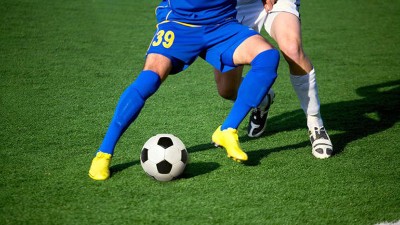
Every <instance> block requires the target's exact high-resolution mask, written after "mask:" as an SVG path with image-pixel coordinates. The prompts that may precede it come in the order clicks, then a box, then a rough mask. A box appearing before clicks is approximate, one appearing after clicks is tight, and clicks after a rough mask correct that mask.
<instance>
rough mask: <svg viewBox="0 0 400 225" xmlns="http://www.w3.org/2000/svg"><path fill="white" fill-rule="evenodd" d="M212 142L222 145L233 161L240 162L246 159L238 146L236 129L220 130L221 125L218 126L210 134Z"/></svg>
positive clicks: (245, 155)
mask: <svg viewBox="0 0 400 225" xmlns="http://www.w3.org/2000/svg"><path fill="white" fill-rule="evenodd" d="M212 142H213V143H214V144H215V146H216V147H218V146H222V147H224V148H225V150H226V153H227V154H228V157H229V158H232V159H233V160H234V161H236V162H242V161H246V160H247V154H246V153H245V152H243V150H242V149H241V148H240V146H239V137H238V134H237V130H236V129H232V128H228V129H225V130H221V126H219V127H218V128H217V130H215V132H214V134H213V135H212Z"/></svg>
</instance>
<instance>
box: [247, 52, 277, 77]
mask: <svg viewBox="0 0 400 225" xmlns="http://www.w3.org/2000/svg"><path fill="white" fill-rule="evenodd" d="M279 58H280V56H279V51H278V50H276V49H270V50H267V51H264V52H261V53H260V54H258V55H257V56H256V57H255V58H254V59H253V61H251V63H250V65H251V70H253V71H255V72H257V74H260V75H261V74H264V75H267V76H269V77H270V78H273V79H275V78H276V76H277V72H276V71H277V70H278V65H279ZM271 76H272V77H271Z"/></svg>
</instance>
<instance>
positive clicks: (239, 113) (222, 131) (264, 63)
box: [212, 49, 279, 161]
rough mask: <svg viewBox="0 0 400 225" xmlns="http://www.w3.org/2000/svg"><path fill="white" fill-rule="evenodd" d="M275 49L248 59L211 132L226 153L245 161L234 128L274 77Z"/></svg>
mask: <svg viewBox="0 0 400 225" xmlns="http://www.w3.org/2000/svg"><path fill="white" fill-rule="evenodd" d="M278 64H279V52H278V51H277V50H275V49H269V50H266V51H263V52H261V53H259V54H258V55H257V56H256V57H255V58H254V59H253V60H252V61H251V63H250V65H251V69H250V71H249V72H248V73H247V75H246V77H245V78H244V79H243V81H242V83H241V85H240V87H239V91H238V96H237V98H236V101H235V103H234V104H233V107H232V109H231V111H230V113H229V114H228V117H227V118H226V120H225V121H224V123H223V124H222V126H220V127H218V128H217V130H216V131H215V132H214V134H213V136H212V140H213V142H214V143H215V144H216V145H221V146H223V147H224V148H225V149H226V151H227V153H228V157H231V158H233V159H234V160H235V161H246V160H247V159H248V157H247V154H246V153H245V152H243V151H242V149H241V148H240V146H239V142H238V135H237V128H238V127H239V125H240V123H241V122H242V121H243V119H244V118H245V117H246V115H247V113H248V112H249V111H250V109H251V108H254V107H257V106H258V105H259V104H260V102H261V101H262V100H263V98H264V97H265V95H266V94H267V92H268V90H269V89H270V88H271V86H272V84H273V83H274V81H275V79H276V77H277V68H278Z"/></svg>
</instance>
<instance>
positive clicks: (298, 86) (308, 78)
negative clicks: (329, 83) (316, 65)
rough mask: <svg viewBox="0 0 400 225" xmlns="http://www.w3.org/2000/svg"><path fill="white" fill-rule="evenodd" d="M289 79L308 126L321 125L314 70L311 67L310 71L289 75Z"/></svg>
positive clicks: (311, 127)
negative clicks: (304, 73) (299, 74)
mask: <svg viewBox="0 0 400 225" xmlns="http://www.w3.org/2000/svg"><path fill="white" fill-rule="evenodd" d="M290 81H291V82H292V86H293V88H294V90H295V92H296V94H297V97H298V99H299V100H300V105H301V108H302V109H303V111H304V113H305V114H306V115H307V126H308V128H309V129H313V128H314V127H322V126H323V122H322V118H321V115H320V112H319V110H320V102H319V97H318V86H317V81H316V76H315V70H314V69H312V70H311V71H310V73H308V74H306V75H303V76H298V75H290Z"/></svg>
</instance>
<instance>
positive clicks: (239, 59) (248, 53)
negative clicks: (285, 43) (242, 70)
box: [233, 34, 273, 65]
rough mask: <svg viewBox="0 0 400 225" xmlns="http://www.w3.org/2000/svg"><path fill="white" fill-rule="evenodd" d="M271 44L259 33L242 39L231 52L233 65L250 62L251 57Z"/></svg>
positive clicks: (268, 48) (270, 47)
mask: <svg viewBox="0 0 400 225" xmlns="http://www.w3.org/2000/svg"><path fill="white" fill-rule="evenodd" d="M272 48H273V46H272V44H270V43H269V42H268V41H267V40H265V39H264V38H263V37H262V36H261V35H259V34H257V35H253V36H251V37H248V38H247V39H246V40H244V41H243V42H242V43H241V44H240V45H239V46H238V47H237V48H236V49H235V51H234V53H233V62H234V64H235V65H243V64H247V65H248V64H250V63H251V61H253V59H254V58H255V57H256V56H257V55H258V54H260V53H261V52H264V51H266V50H270V49H272Z"/></svg>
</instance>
